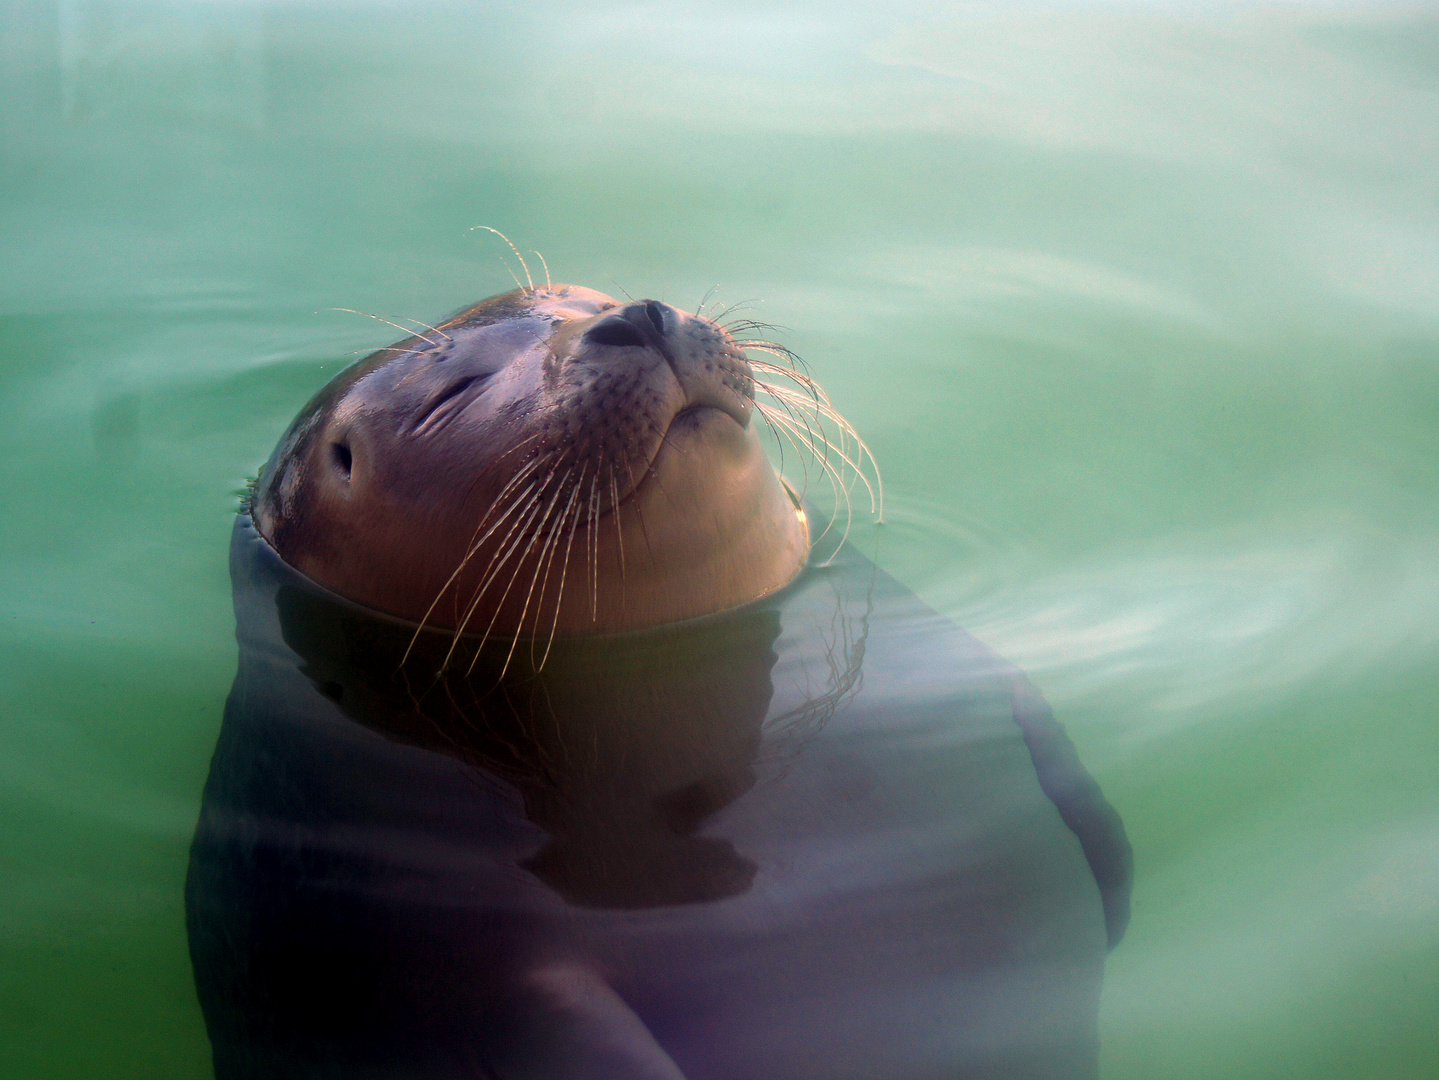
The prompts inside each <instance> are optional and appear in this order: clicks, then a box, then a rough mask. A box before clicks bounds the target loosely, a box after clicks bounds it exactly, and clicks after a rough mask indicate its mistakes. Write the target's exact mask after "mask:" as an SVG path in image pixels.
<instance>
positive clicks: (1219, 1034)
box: [0, 0, 1439, 1080]
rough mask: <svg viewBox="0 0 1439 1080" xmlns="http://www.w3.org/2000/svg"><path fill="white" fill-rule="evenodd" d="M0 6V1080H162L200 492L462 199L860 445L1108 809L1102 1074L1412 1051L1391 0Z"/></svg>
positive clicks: (1403, 423)
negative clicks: (815, 400)
mask: <svg viewBox="0 0 1439 1080" xmlns="http://www.w3.org/2000/svg"><path fill="white" fill-rule="evenodd" d="M0 29H3V35H4V37H3V46H0V48H3V54H0V67H3V75H0V79H3V82H0V89H3V94H4V98H3V109H0V134H3V145H0V149H3V157H0V181H3V204H0V357H3V360H0V417H3V424H0V446H3V451H0V452H3V469H0V493H3V494H0V500H3V502H0V545H3V548H0V550H3V562H0V597H3V600H0V613H3V614H0V634H3V635H4V645H3V651H0V777H3V782H0V836H3V837H4V843H3V845H0V1073H3V1074H4V1075H6V1076H17V1077H19V1076H25V1077H37V1078H38V1077H115V1078H118V1077H137V1078H141V1077H143V1078H169V1077H202V1076H204V1075H206V1074H207V1071H208V1047H207V1044H206V1040H205V1035H204V1030H203V1027H202V1024H201V1019H200V1014H199V1010H198V1007H197V1005H196V1003H195V998H194V991H193V989H192V985H191V977H190V970H189V963H188V959H187V956H186V951H185V942H184V935H183V917H184V915H183V908H182V901H181V882H182V878H183V874H184V869H185V859H186V850H187V846H188V843H189V838H190V833H191V830H192V829H193V826H194V822H195V816H196V811H197V807H198V801H199V794H200V789H201V785H202V782H203V779H204V775H205V770H206V766H207V763H208V759H209V754H210V750H211V748H212V745H213V741H214V737H215V734H216V731H217V729H218V725H219V720H220V709H221V704H222V702H223V699H224V696H225V693H226V691H227V689H228V686H229V682H230V679H231V678H232V676H233V673H234V663H235V647H234V642H233V639H232V637H231V634H232V630H233V621H232V615H231V611H230V589H229V583H228V581H227V578H226V563H225V556H226V544H227V540H228V535H229V530H230V522H231V514H232V511H233V509H234V507H235V505H236V493H237V492H238V491H239V489H240V488H241V486H242V485H243V483H244V480H245V478H246V477H247V476H250V475H252V474H253V473H254V471H255V469H256V468H257V467H258V465H259V464H260V463H261V462H262V461H263V460H264V458H265V457H266V456H267V455H268V453H269V450H270V448H271V446H272V445H273V443H274V441H275V439H276V438H277V436H278V435H279V433H280V432H281V430H282V429H283V427H284V426H285V424H286V423H287V422H288V420H289V419H290V417H291V416H292V415H293V414H294V412H295V411H296V410H297V409H298V407H299V406H300V404H302V403H303V401H304V400H305V399H306V398H307V396H308V395H309V394H310V393H311V392H312V391H313V390H314V389H315V388H316V387H318V386H319V385H321V384H322V383H323V382H324V381H326V380H327V379H328V378H329V377H330V376H331V375H332V374H333V373H334V372H335V371H337V370H338V369H339V367H340V366H342V365H343V364H345V363H346V362H347V361H348V359H350V358H352V356H353V355H354V354H355V353H357V352H363V351H368V350H369V349H372V348H374V347H376V346H379V345H382V344H385V343H387V342H388V341H390V340H392V339H393V338H394V337H396V336H398V335H397V333H394V332H391V330H390V328H389V327H386V326H383V325H381V324H378V323H373V322H371V321H370V320H368V319H364V318H359V317H356V316H354V315H348V314H343V313H337V312H333V311H329V310H327V309H330V308H334V307H347V308H357V309H361V310H364V311H368V312H373V313H375V314H377V315H381V316H384V317H386V318H393V319H401V318H404V317H413V318H420V319H425V320H433V319H434V318H435V317H437V316H440V315H443V314H445V313H446V312H448V311H450V310H452V309H454V308H457V307H459V306H461V305H463V304H466V303H468V302H471V301H473V300H475V299H478V298H480V297H482V296H486V295H489V294H492V293H495V292H499V291H503V290H504V289H506V288H509V287H512V282H511V280H510V277H509V275H508V273H507V272H506V270H505V269H504V268H503V267H502V265H501V262H500V259H499V257H498V256H499V253H500V251H501V248H500V246H499V245H498V244H497V242H496V241H495V240H494V238H493V237H489V236H488V235H487V234H484V233H478V232H470V231H468V230H469V227H470V226H472V225H476V224H481V223H482V224H487V225H494V226H497V227H499V228H502V229H504V230H505V231H507V232H508V233H510V234H511V235H512V236H513V237H514V238H515V239H516V240H517V241H518V242H519V243H521V244H522V246H523V247H525V248H527V249H528V248H538V249H539V250H541V251H542V252H543V253H544V255H545V257H546V258H547V259H548V261H549V265H550V267H551V269H552V270H553V271H554V274H555V277H556V279H557V280H566V281H573V282H577V283H581V284H586V285H591V286H593V287H596V288H600V289H603V290H606V291H611V292H618V290H619V289H621V288H623V289H625V290H628V291H629V292H630V293H632V294H634V295H635V296H654V297H658V298H661V299H663V300H666V301H669V302H672V303H676V304H678V305H681V306H685V307H690V308H693V307H694V306H695V305H696V304H698V303H699V301H700V300H701V298H702V297H703V296H704V295H705V294H706V292H707V291H708V290H709V289H710V288H711V286H713V285H716V284H718V285H719V288H718V290H717V292H716V296H717V297H718V298H720V299H722V300H724V301H727V302H733V301H740V300H746V299H750V298H759V299H761V300H762V303H760V304H757V305H753V306H751V307H750V308H749V309H748V312H749V313H750V314H752V315H754V316H755V317H758V318H764V319H768V320H770V321H773V322H776V323H780V324H782V325H784V326H785V327H787V329H786V330H785V331H784V332H783V335H782V336H783V340H784V341H786V342H787V343H788V344H789V345H791V346H792V347H793V348H795V349H796V350H797V351H798V352H800V353H801V354H802V355H803V356H804V357H805V358H806V359H807V360H808V361H809V362H810V364H811V366H812V368H813V370H814V371H815V373H816V374H817V375H818V376H819V377H820V378H821V379H822V380H823V381H824V382H825V384H826V385H827V386H828V388H829V389H830V391H831V393H832V395H833V397H834V398H835V400H836V402H837V403H838V404H839V406H840V408H841V409H843V410H844V411H845V412H846V413H847V414H848V415H849V416H850V418H851V419H852V420H853V421H854V423H855V425H856V426H857V427H858V428H859V430H860V431H861V432H862V433H864V435H865V436H866V437H867V438H868V440H869V442H870V445H871V446H872V447H873V449H874V452H875V454H876V456H877V457H878V459H879V461H880V464H881V466H882V468H883V470H884V477H885V487H886V496H887V505H886V514H885V519H886V524H885V525H883V526H882V527H880V528H878V529H877V530H876V529H873V528H870V529H868V530H866V531H865V532H864V536H863V537H862V539H863V542H864V543H866V544H868V545H870V550H877V551H878V553H879V559H880V561H881V563H882V564H884V565H885V566H886V567H887V568H888V569H890V570H891V571H892V572H894V573H895V574H896V575H898V576H899V577H900V578H901V579H903V580H904V581H905V582H907V583H908V584H909V585H910V586H911V587H912V588H914V589H915V590H916V591H917V592H918V593H919V594H920V595H921V596H923V597H924V598H926V599H927V600H928V601H929V602H931V603H932V604H934V605H935V606H937V607H939V608H940V609H941V610H943V611H945V612H946V613H949V614H950V615H952V616H953V618H954V619H955V620H956V621H958V622H959V623H961V624H962V625H964V626H965V627H966V628H968V629H969V630H971V631H972V632H973V633H975V634H976V635H978V636H979V637H981V638H982V639H984V640H985V641H987V642H988V643H989V644H990V645H992V646H994V647H995V648H996V649H997V650H998V651H999V652H1001V653H1003V654H1005V655H1006V656H1007V657H1008V658H1009V659H1011V660H1013V661H1015V662H1017V663H1018V664H1020V665H1021V666H1023V667H1025V668H1026V669H1027V670H1028V671H1029V672H1030V673H1031V674H1032V676H1033V677H1034V679H1035V681H1036V682H1037V683H1038V684H1039V685H1040V686H1041V687H1042V688H1043V689H1044V690H1045V691H1046V693H1047V694H1048V695H1049V697H1050V698H1051V700H1052V702H1053V704H1054V706H1055V709H1056V712H1057V713H1058V714H1059V716H1060V718H1061V719H1062V720H1064V721H1065V722H1066V723H1067V724H1068V727H1069V730H1070V732H1071V734H1072V735H1073V737H1074V739H1075V741H1076V742H1077V743H1078V744H1079V746H1080V749H1081V751H1082V753H1083V755H1084V757H1085V759H1086V761H1087V763H1088V764H1089V766H1090V767H1091V769H1092V770H1093V771H1094V772H1095V774H1096V775H1097V776H1098V778H1099V780H1100V782H1101V783H1102V784H1103V785H1104V787H1105V790H1106V793H1107V794H1108V795H1109V797H1110V798H1111V800H1112V801H1113V802H1114V804H1115V805H1116V806H1117V807H1118V808H1119V809H1120V811H1121V812H1122V813H1123V814H1124V816H1125V818H1126V821H1127V823H1128V827H1129V830H1130V835H1131V837H1132V838H1133V840H1134V842H1135V846H1136V852H1137V859H1138V879H1137V882H1136V889H1135V908H1134V922H1133V925H1132V927H1131V929H1130V933H1129V937H1128V939H1127V940H1126V941H1125V942H1124V943H1123V945H1122V946H1121V947H1120V948H1119V950H1118V951H1117V952H1116V953H1114V954H1113V956H1112V957H1111V961H1110V965H1109V969H1108V975H1107V981H1106V989H1105V1000H1104V1007H1103V1014H1102V1021H1101V1030H1102V1035H1103V1039H1104V1073H1105V1076H1106V1077H1107V1078H1108V1080H1130V1078H1132V1080H1149V1078H1154V1077H1166V1078H1167V1077H1194V1078H1206V1080H1207V1078H1212V1077H1219V1076H1222V1077H1234V1078H1238V1077H1255V1078H1265V1080H1272V1078H1280V1077H1305V1078H1328V1077H1333V1078H1344V1080H1353V1078H1359V1077H1386V1078H1398V1077H1415V1078H1420V1077H1423V1078H1432V1077H1433V1076H1435V1075H1439V1020H1436V1017H1439V734H1436V727H1439V717H1436V711H1439V710H1436V706H1439V686H1436V676H1435V672H1436V671H1439V617H1436V616H1439V501H1436V499H1439V17H1436V16H1435V15H1434V14H1433V9H1432V8H1431V9H1429V10H1428V11H1426V10H1425V9H1424V8H1423V7H1421V6H1417V5H1416V6H1413V7H1401V6H1385V5H1358V4H1344V5H1341V4H1330V5H1319V4H1272V5H1264V4H1208V5H1184V4H1149V5H1144V6H1139V5H1132V6H1126V5H1117V4H1097V3H1075V4H985V5H959V4H949V5H946V4H938V3H931V4H923V3H913V4H896V5H891V6H890V7H888V8H887V9H885V10H883V11H880V12H870V11H867V10H866V9H865V8H864V7H863V6H861V5H857V4H856V5H847V4H838V3H824V4H776V3H754V4H744V3H737V2H730V0H725V2H722V3H710V4H705V5H698V4H696V5H688V4H678V3H676V4H654V5H628V4H613V3H604V2H591V3H585V4H579V3H567V2H563V0H561V2H556V3H550V4H546V5H544V6H543V7H541V6H539V5H535V6H534V7H533V9H530V8H526V9H525V10H524V11H519V10H517V7H516V6H515V5H504V6H500V5H495V6H494V7H493V8H490V7H489V6H487V5H476V4H463V5H462V4H454V5H442V4H430V5H427V6H418V5H416V4H414V3H404V4H399V3H396V4H381V3H372V4H337V3H335V4H332V3H324V2H310V3H305V2H295V3H282V2H278V0H277V2H274V3H267V4H259V3H255V4H238V3H222V2H213V3H193V4H179V3H174V4H166V3H150V2H142V0H134V2H129V0H110V2H106V0H59V2H56V0H0ZM511 261H513V260H511ZM531 262H532V263H534V262H536V260H533V259H532V260H531ZM876 545H877V548H876Z"/></svg>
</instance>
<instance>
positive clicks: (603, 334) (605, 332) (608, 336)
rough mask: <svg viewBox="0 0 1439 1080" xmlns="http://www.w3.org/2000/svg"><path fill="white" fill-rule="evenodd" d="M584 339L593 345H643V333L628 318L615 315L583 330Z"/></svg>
mask: <svg viewBox="0 0 1439 1080" xmlns="http://www.w3.org/2000/svg"><path fill="white" fill-rule="evenodd" d="M585 340H586V341H588V342H591V343H592V344H595V345H616V346H621V345H638V346H640V347H641V348H643V347H644V344H645V339H644V335H643V334H641V333H640V331H639V327H637V326H635V325H634V324H633V323H632V322H630V321H629V320H628V319H625V318H621V317H619V316H616V317H614V318H610V319H606V320H605V321H604V322H598V323H595V325H594V326H592V327H590V328H589V329H588V330H586V331H585Z"/></svg>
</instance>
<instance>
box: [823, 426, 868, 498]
mask: <svg viewBox="0 0 1439 1080" xmlns="http://www.w3.org/2000/svg"><path fill="white" fill-rule="evenodd" d="M826 444H827V445H828V446H829V447H830V449H832V450H833V451H834V452H835V454H837V455H838V456H839V457H840V459H841V460H843V461H844V463H845V464H846V465H848V466H849V467H850V468H851V469H852V470H854V475H855V476H856V477H858V479H859V482H860V483H861V484H863V485H864V487H865V490H866V491H868V492H869V502H870V511H871V512H876V511H879V498H878V495H877V493H876V492H875V488H874V485H873V484H871V483H870V482H869V477H867V476H865V474H864V470H863V469H861V468H860V467H859V465H858V464H857V463H856V462H855V461H854V459H853V458H851V457H850V456H849V455H848V454H847V453H845V452H844V451H843V450H841V449H840V448H839V447H838V446H836V445H835V444H834V443H833V442H830V441H828V440H826ZM861 445H863V444H861ZM867 449H868V448H867V447H866V450H867ZM862 459H863V455H861V460H862ZM870 460H871V461H873V460H874V458H873V455H871V456H870Z"/></svg>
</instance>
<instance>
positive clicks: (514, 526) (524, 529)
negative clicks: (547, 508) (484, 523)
mask: <svg viewBox="0 0 1439 1080" xmlns="http://www.w3.org/2000/svg"><path fill="white" fill-rule="evenodd" d="M554 475H555V473H554V469H551V470H550V471H549V472H548V473H547V474H546V475H545V476H544V477H542V478H540V479H538V480H536V481H535V482H534V483H532V484H531V485H530V486H529V487H528V488H526V489H525V491H524V492H523V493H522V494H521V495H519V496H517V497H516V498H515V499H514V500H513V502H512V503H511V506H510V507H509V508H508V509H506V511H505V514H504V515H503V517H508V516H509V514H510V513H511V512H512V511H513V510H514V509H516V508H519V507H527V508H528V509H527V511H526V512H524V513H522V514H521V515H520V516H519V517H517V518H516V519H515V521H513V522H512V523H511V524H510V528H509V531H508V532H506V533H505V535H504V538H503V539H502V540H501V541H500V546H501V547H503V548H504V550H503V552H502V553H501V554H500V555H499V556H498V557H497V558H494V559H492V560H491V561H490V564H489V566H487V567H486V568H485V571H484V577H483V578H482V579H481V581H480V583H479V585H478V586H476V588H475V590H474V592H472V593H471V602H470V606H469V607H468V608H467V610H466V611H465V614H464V616H463V618H462V619H461V620H460V621H459V625H458V627H457V629H456V631H455V633H456V635H457V636H458V635H460V634H463V633H464V629H465V626H466V625H467V624H468V623H469V620H470V618H471V617H472V616H473V614H474V605H475V604H476V603H478V602H479V599H480V598H481V597H482V596H483V595H484V594H485V591H486V590H488V589H489V587H490V585H491V584H492V583H493V582H494V580H495V578H496V577H497V576H498V575H499V573H500V571H501V570H502V569H503V568H504V565H505V563H506V562H508V561H509V559H510V556H511V555H513V554H514V552H515V551H516V550H517V549H518V547H519V545H520V544H521V543H523V542H524V540H525V538H526V536H527V535H528V530H529V529H530V526H531V525H533V524H534V522H535V520H536V517H537V516H538V515H539V512H540V508H541V507H542V506H543V499H544V490H545V487H546V485H548V484H549V483H550V481H551V480H553V479H554ZM502 524H503V518H502V519H501V520H500V521H497V522H496V523H495V525H494V526H493V527H492V528H491V529H490V532H489V533H488V534H487V535H486V537H485V539H487V538H488V536H489V535H492V534H493V533H494V532H495V531H496V530H497V529H498V528H499V527H500V526H501V525H502ZM481 542H483V540H482V541H481ZM505 545H508V547H505ZM478 547H479V544H478V543H477V544H476V545H475V549H476V550H478ZM456 614H459V610H458V606H457V608H456Z"/></svg>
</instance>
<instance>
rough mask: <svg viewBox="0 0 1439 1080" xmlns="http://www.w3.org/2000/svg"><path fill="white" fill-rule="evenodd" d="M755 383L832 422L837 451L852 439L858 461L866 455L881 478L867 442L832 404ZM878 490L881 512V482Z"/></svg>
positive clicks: (768, 393)
mask: <svg viewBox="0 0 1439 1080" xmlns="http://www.w3.org/2000/svg"><path fill="white" fill-rule="evenodd" d="M755 383H756V385H757V386H758V387H759V388H760V389H761V391H762V392H763V393H765V394H767V395H769V396H770V397H772V398H774V399H775V400H777V401H783V402H786V403H788V404H791V405H793V406H794V407H795V408H798V409H801V410H805V411H808V412H811V413H813V414H815V415H816V417H817V418H820V417H822V418H823V419H826V420H829V421H830V422H831V423H833V424H834V426H835V428H836V430H837V431H838V433H839V445H838V449H839V451H840V452H841V453H848V452H849V441H850V440H851V439H852V440H854V444H855V447H856V452H855V457H856V459H857V460H858V462H859V463H860V464H862V463H863V460H864V458H866V457H868V458H869V463H870V466H871V468H873V469H874V475H875V479H876V481H880V480H881V477H880V472H879V462H877V461H876V460H875V458H874V453H873V452H872V451H871V450H870V448H869V444H868V443H866V442H865V441H864V439H862V438H861V437H860V434H859V432H858V431H856V430H855V428H854V425H853V424H851V423H850V422H849V421H848V420H846V419H845V418H844V417H843V416H841V415H840V414H839V412H838V411H837V410H835V409H834V408H833V407H832V406H830V405H828V404H826V403H822V402H817V401H814V400H813V399H812V398H810V397H809V396H808V395H805V394H800V393H798V392H797V391H794V390H789V389H787V388H786V387H782V386H777V385H775V384H773V383H767V382H765V381H764V380H762V379H756V380H755ZM879 492H880V495H879V500H878V507H877V508H878V510H879V512H880V513H881V514H883V512H884V497H883V486H882V483H881V484H880V486H879ZM873 494H874V493H873V492H871V496H872V501H873Z"/></svg>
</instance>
